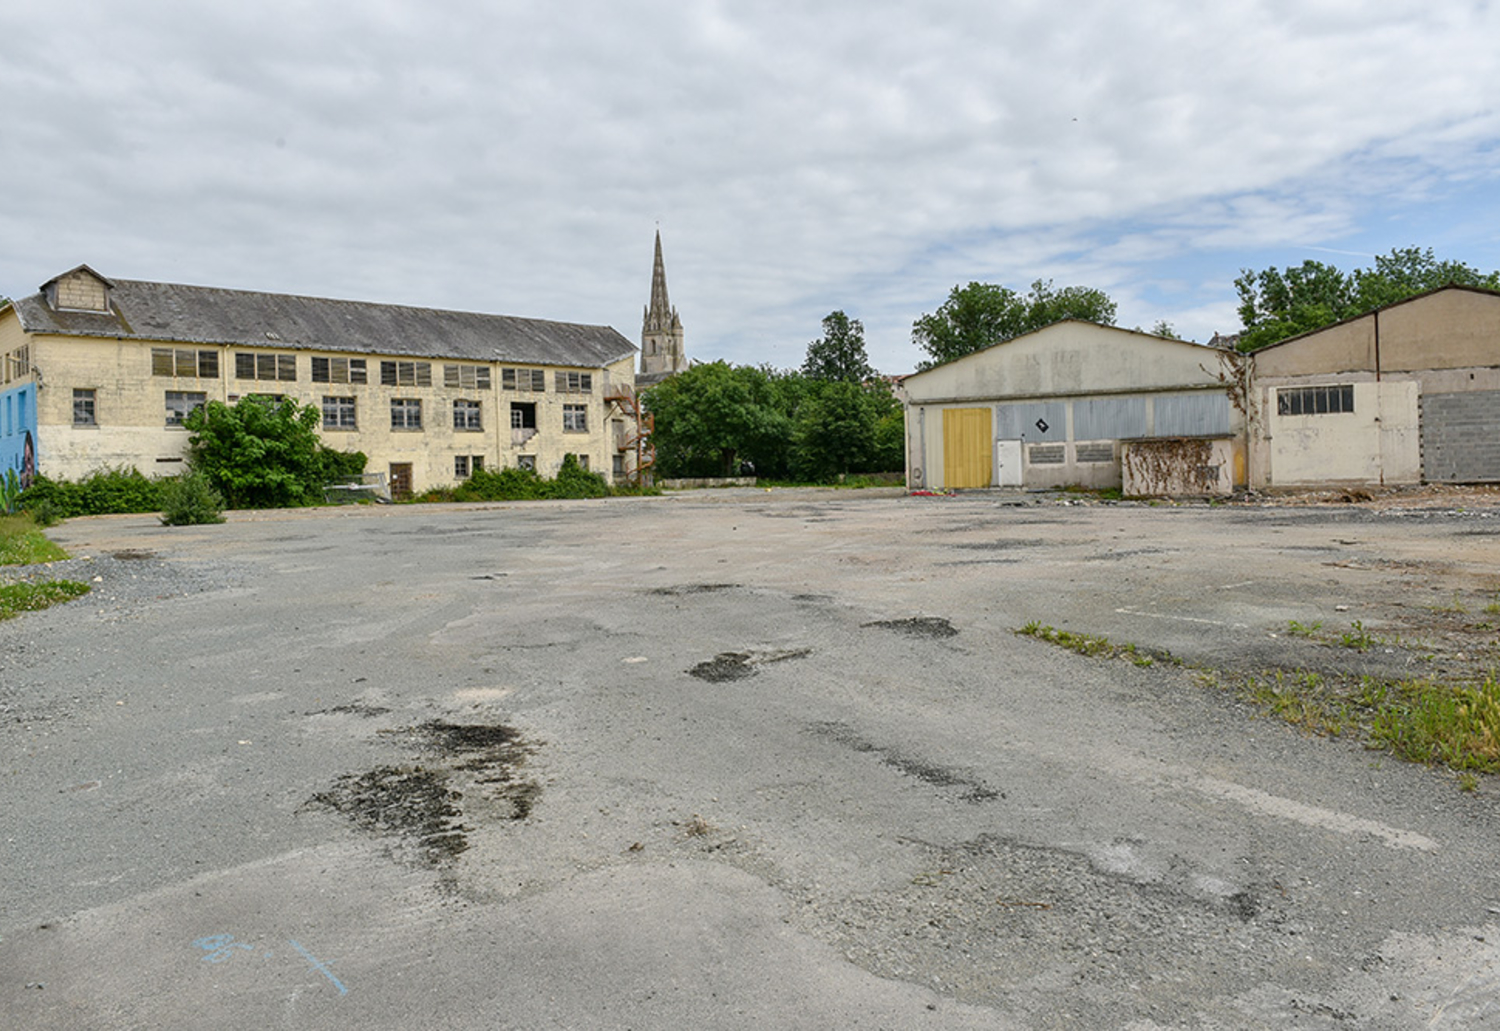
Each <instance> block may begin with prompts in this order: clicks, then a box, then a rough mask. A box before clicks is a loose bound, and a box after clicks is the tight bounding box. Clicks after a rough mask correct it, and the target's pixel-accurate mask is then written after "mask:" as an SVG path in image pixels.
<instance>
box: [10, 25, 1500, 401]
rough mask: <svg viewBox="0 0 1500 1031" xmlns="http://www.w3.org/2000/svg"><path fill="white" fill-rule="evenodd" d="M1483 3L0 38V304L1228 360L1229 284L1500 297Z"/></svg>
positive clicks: (1490, 44) (1494, 89)
mask: <svg viewBox="0 0 1500 1031" xmlns="http://www.w3.org/2000/svg"><path fill="white" fill-rule="evenodd" d="M1497 41H1500V2H1497V3H1491V2H1488V0H1415V2H1407V0H1286V2H1281V0H1277V2H1270V0H1266V2H1256V0H1220V2H1218V3H1215V4H1204V3H1202V2H1201V0H1195V2H1183V3H1177V2H1164V0H1137V2H1135V3H1130V4H1123V3H1118V2H1107V0H1072V2H1070V3H1058V2H1057V0H1048V2H1039V0H925V2H923V3H921V4H918V3H915V2H909V3H902V4H896V3H886V2H880V0H857V2H856V0H821V2H820V3H817V4H811V5H809V4H806V3H783V2H777V0H762V2H759V3H739V4H730V3H717V2H700V0H671V2H666V0H661V2H658V0H614V2H605V0H595V2H592V3H575V2H570V0H551V2H547V3H542V2H524V3H523V2H511V0H490V2H485V3H477V2H470V3H451V2H445V0H428V2H426V3H416V2H412V0H358V2H348V0H297V2H287V0H257V2H256V3H254V4H227V3H211V2H207V0H193V2H182V0H175V2H174V0H162V2H147V0H109V2H105V0H83V2H80V0H49V2H48V3H46V4H43V3H40V2H38V0H29V2H21V0H0V44H3V57H0V116H3V135H0V140H3V141H4V142H3V148H4V149H3V155H0V157H3V159H0V241H3V246H0V294H9V295H11V296H19V295H25V294H30V293H32V292H34V291H35V289H36V288H37V286H39V285H40V284H41V283H42V282H43V281H44V280H46V279H48V278H50V277H51V276H53V275H55V274H57V273H59V272H62V271H65V270H67V269H69V268H72V267H73V266H75V265H77V264H80V263H87V264H89V265H90V266H92V267H93V268H95V269H97V270H98V271H99V272H101V273H103V274H104V275H106V276H114V277H119V278H122V279H152V280H165V281H175V282H187V283H199V284H205V285H213V286H226V287H237V288H243V289H253V290H267V291H278V292H291V293H304V294H313V295H318V296H331V297H344V298H353V299H358V300H378V301H390V302H396V303H403V304H413V305H421V306H430V307H441V308H458V309H467V310H477V311H487V312H499V313H504V314H511V315H527V316H534V317H539V318H551V319H560V320H565V321H575V322H589V323H607V324H609V325H612V326H614V327H615V328H616V329H618V330H620V331H621V332H622V333H624V334H625V336H626V337H628V338H629V339H631V340H632V342H639V335H640V319H641V312H642V308H643V306H644V305H645V303H646V300H647V298H648V294H649V286H650V274H651V254H652V251H651V248H652V234H653V233H654V232H655V230H656V229H657V227H658V226H659V227H660V230H661V234H662V242H663V247H664V250H665V253H666V262H667V278H668V284H669V287H670V290H671V295H672V301H673V303H674V304H675V305H676V306H677V308H678V310H679V312H680V313H681V316H682V320H683V323H684V325H685V327H686V330H687V346H688V352H689V354H690V355H691V356H692V357H695V358H699V359H705V360H707V359H714V358H725V359H728V360H730V361H732V362H736V363H754V364H760V363H762V362H769V363H771V364H773V365H777V366H781V367H787V366H794V365H798V364H800V362H801V360H802V357H803V353H804V351H805V348H806V345H807V342H808V341H809V340H811V339H813V338H814V337H816V336H818V335H819V332H820V323H821V319H822V317H823V316H824V315H826V314H827V313H828V312H829V311H831V310H833V309H836V308H840V309H843V310H845V311H846V312H848V313H849V314H850V315H851V316H852V317H855V318H859V319H861V320H863V322H864V324H865V327H866V337H867V340H868V343H869V349H870V354H871V358H872V361H873V362H874V364H875V365H876V366H877V367H879V368H880V369H882V370H884V371H887V372H900V371H906V370H909V369H911V368H912V367H913V366H914V365H915V363H916V362H917V361H918V360H919V359H920V358H921V355H920V353H919V352H918V351H917V349H916V348H915V347H914V346H913V345H912V343H911V323H912V320H913V319H915V318H917V317H918V316H920V315H922V314H923V313H925V312H931V311H933V310H935V309H936V308H937V307H938V306H939V305H941V304H942V302H943V300H944V299H945V297H946V296H947V294H948V291H949V290H950V289H951V288H952V287H953V286H954V285H955V284H960V283H967V282H969V281H971V280H979V281H983V282H992V283H1002V284H1005V285H1008V286H1011V287H1014V288H1016V289H1024V288H1025V287H1026V286H1027V285H1029V284H1030V283H1031V282H1032V281H1033V280H1035V279H1038V278H1047V279H1052V280H1054V281H1055V283H1056V285H1058V286H1065V285H1086V286H1095V287H1100V288H1102V289H1104V290H1106V291H1107V292H1109V293H1110V294H1111V296H1113V297H1114V298H1115V300H1116V301H1117V302H1118V303H1119V322H1120V324H1121V325H1125V326H1137V325H1139V326H1145V327H1150V326H1151V325H1153V324H1154V323H1155V322H1156V321H1157V320H1159V319H1165V320H1167V321H1169V322H1171V323H1172V324H1173V325H1174V326H1175V327H1176V328H1177V330H1178V331H1179V332H1180V333H1181V334H1182V335H1184V336H1186V337H1190V338H1196V339H1200V340H1203V339H1207V338H1208V337H1209V336H1210V335H1212V334H1213V333H1214V332H1215V331H1222V332H1232V331H1233V330H1235V329H1236V328H1238V318H1237V316H1236V315H1235V293H1234V286H1233V281H1234V278H1235V276H1236V275H1237V273H1238V270H1239V269H1241V268H1244V267H1250V268H1257V269H1258V268H1264V267H1266V266H1269V265H1277V266H1282V265H1288V264H1297V263H1300V262H1301V261H1302V260H1303V259H1304V258H1316V259H1318V260H1321V261H1327V262H1331V263H1334V264H1338V265H1340V266H1341V267H1344V268H1353V267H1356V266H1361V265H1368V264H1370V261H1371V257H1372V256H1373V255H1374V254H1376V253H1385V252H1387V251H1389V250H1390V249H1391V248H1393V247H1405V246H1411V245H1419V246H1423V247H1432V248H1434V249H1435V250H1436V252H1437V253H1438V255H1439V256H1440V257H1446V258H1453V259H1457V260H1462V261H1466V262H1468V263H1469V264H1471V265H1474V266H1476V267H1479V268H1481V269H1483V270H1485V271H1488V270H1491V269H1495V268H1500V145H1497V144H1500V47H1497V45H1496V44H1497Z"/></svg>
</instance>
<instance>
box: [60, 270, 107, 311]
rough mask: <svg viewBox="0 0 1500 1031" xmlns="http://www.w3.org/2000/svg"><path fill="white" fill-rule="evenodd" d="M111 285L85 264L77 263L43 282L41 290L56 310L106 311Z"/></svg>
mask: <svg viewBox="0 0 1500 1031" xmlns="http://www.w3.org/2000/svg"><path fill="white" fill-rule="evenodd" d="M112 285H113V284H112V283H110V281H109V280H107V279H105V278H104V277H103V276H101V275H99V273H97V272H95V271H94V270H93V269H91V268H89V267H88V266H87V265H79V266H78V267H77V268H75V269H74V270H73V271H72V272H64V273H63V274H62V275H60V276H58V277H57V278H56V279H54V280H52V281H51V282H50V283H47V284H45V285H44V286H43V287H42V291H43V293H44V294H45V295H46V297H47V303H48V304H50V305H51V306H52V307H53V308H56V309H57V310H58V311H94V312H108V311H109V288H110V287H111V286H112Z"/></svg>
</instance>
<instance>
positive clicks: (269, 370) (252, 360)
mask: <svg viewBox="0 0 1500 1031" xmlns="http://www.w3.org/2000/svg"><path fill="white" fill-rule="evenodd" d="M234 378H235V379H258V380H274V381H278V382H283V383H290V382H294V381H295V380H296V379H297V356H296V355H294V354H247V353H245V352H243V351H238V352H236V353H235V356H234Z"/></svg>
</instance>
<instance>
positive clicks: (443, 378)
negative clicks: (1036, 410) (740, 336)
mask: <svg viewBox="0 0 1500 1031" xmlns="http://www.w3.org/2000/svg"><path fill="white" fill-rule="evenodd" d="M656 271H657V273H658V274H659V275H660V276H662V277H663V278H662V279H661V288H662V298H661V299H662V302H663V303H665V278H664V273H663V272H662V270H661V250H660V239H659V238H658V242H657V270H656ZM655 299H656V298H655V291H654V288H653V302H654V301H655ZM672 323H675V312H672V313H671V316H670V321H669V323H668V325H667V326H666V340H667V341H668V344H667V345H665V346H664V347H663V350H664V351H666V350H668V348H669V347H670V346H672V344H673V343H675V347H676V353H677V354H678V355H680V353H681V324H680V323H675V332H676V336H675V340H674V338H673V337H672V335H671V333H672V329H673V326H672ZM668 360H669V361H670V360H671V359H668ZM0 372H3V378H4V382H3V383H0V388H3V394H0V449H3V450H0V462H3V464H4V466H6V467H10V468H16V469H18V470H20V469H22V468H23V467H25V468H26V469H28V470H29V468H32V467H34V468H35V469H37V470H39V471H41V472H43V473H45V474H46V475H48V476H52V477H55V478H69V479H73V478H78V477H81V476H84V475H86V474H88V473H90V472H92V471H94V470H97V469H100V468H102V467H108V466H135V467H136V468H138V469H140V470H141V471H142V472H144V473H146V474H147V475H155V474H167V473H175V472H178V471H180V470H181V469H182V467H183V462H184V460H185V454H186V445H187V431H186V430H185V429H184V428H183V425H182V424H183V420H184V419H185V418H186V416H187V414H188V413H189V412H191V411H192V410H193V409H194V408H195V407H197V406H199V405H202V404H204V403H206V402H209V401H222V402H226V403H231V404H232V403H234V402H235V401H237V400H239V399H240V398H242V397H244V396H246V395H250V394H256V395H269V396H271V397H274V398H282V397H286V398H294V399H296V400H297V401H298V402H301V403H304V404H311V405H314V406H316V407H317V408H318V409H319V410H321V412H322V437H323V440H324V442H325V443H326V444H328V445H329V446H331V447H334V448H337V449H340V450H347V451H363V452H364V453H365V454H366V455H368V456H369V465H368V468H369V469H370V470H372V471H374V472H377V473H381V474H384V475H386V476H387V477H388V478H389V483H390V486H391V489H392V491H393V492H394V493H396V494H398V495H399V494H402V493H405V492H409V491H420V490H423V489H425V488H427V487H430V486H435V485H441V484H451V483H454V482H457V481H460V480H462V479H464V478H466V477H467V476H468V475H469V474H470V472H471V471H472V470H474V469H476V468H481V467H483V468H498V467H503V466H522V467H532V468H535V469H536V470H538V471H539V472H542V473H543V474H547V475H550V474H552V473H554V472H555V471H556V470H557V469H558V468H559V466H560V465H561V464H562V462H563V459H564V456H565V455H568V454H572V455H576V456H577V458H578V460H579V462H580V463H581V464H583V465H586V466H587V467H588V468H590V469H593V470H595V471H598V472H601V473H603V474H604V475H605V476H606V477H617V476H621V475H624V474H625V473H626V472H627V471H628V468H627V467H628V463H629V461H630V457H631V456H630V454H629V450H628V449H627V448H626V447H625V446H624V445H623V443H622V442H623V441H624V440H625V438H626V433H625V430H624V427H623V426H622V425H621V423H622V421H623V420H622V418H621V414H622V413H621V410H620V407H619V406H618V405H617V404H616V403H614V401H613V400H612V399H613V398H615V397H616V396H617V395H618V394H621V393H628V391H629V389H630V388H631V386H632V385H633V383H634V379H635V347H634V346H633V345H632V344H631V343H630V342H629V341H628V340H626V339H625V338H624V337H622V336H621V335H620V334H619V333H617V332H616V331H615V330H613V329H611V328H609V327H608V326H589V325H575V324H571V323H563V322H549V321H543V320H539V319H525V318H513V317H509V316H503V315H481V314H474V313H468V312H455V311H437V310H432V309H426V308H409V307H401V306H398V305H391V304H371V303H362V302H354V301H339V300H329V299H324V298H316V297H297V296H288V295H284V294H265V293H252V292H249V291H244V290H224V289H217V288H210V287H200V286H183V285H179V284H173V283H151V282H140V281H136V280H124V279H119V280H117V279H111V278H108V277H106V276H104V275H101V274H100V273H98V272H96V271H94V270H93V269H91V268H89V267H87V266H79V267H78V268H75V269H73V270H72V271H70V272H65V273H63V274H62V275H59V276H57V277H55V278H53V279H50V280H48V281H47V282H46V283H44V284H43V285H42V287H41V289H40V291H39V292H38V293H36V294H34V295H32V296H30V297H25V298H21V299H19V300H17V301H14V302H13V303H11V304H10V305H7V306H4V307H0ZM28 463H30V465H28Z"/></svg>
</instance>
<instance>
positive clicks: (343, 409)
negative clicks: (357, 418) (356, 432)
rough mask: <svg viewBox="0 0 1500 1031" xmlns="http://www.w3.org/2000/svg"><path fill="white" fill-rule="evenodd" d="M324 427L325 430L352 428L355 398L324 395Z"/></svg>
mask: <svg viewBox="0 0 1500 1031" xmlns="http://www.w3.org/2000/svg"><path fill="white" fill-rule="evenodd" d="M323 428H324V429H325V430H352V429H357V428H358V427H357V426H356V425H355V422H354V398H352V397H324V398H323Z"/></svg>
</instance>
